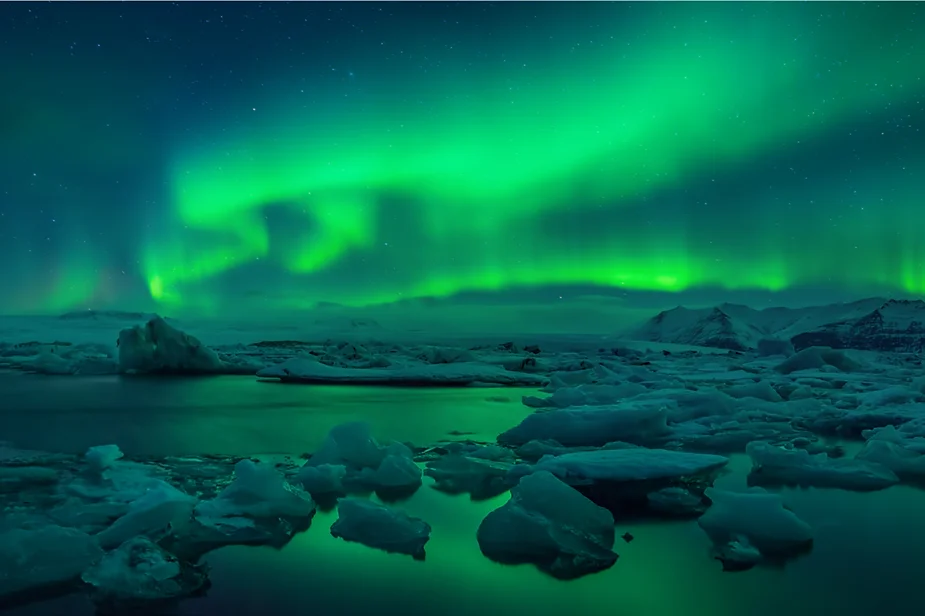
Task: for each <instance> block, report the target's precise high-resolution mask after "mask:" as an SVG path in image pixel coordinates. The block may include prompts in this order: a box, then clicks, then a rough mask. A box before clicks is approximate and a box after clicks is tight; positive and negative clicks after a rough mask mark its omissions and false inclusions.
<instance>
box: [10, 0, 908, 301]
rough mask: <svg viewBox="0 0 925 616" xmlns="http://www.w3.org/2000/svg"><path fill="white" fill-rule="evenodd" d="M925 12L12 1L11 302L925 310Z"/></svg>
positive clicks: (750, 6) (807, 6) (893, 8)
mask: <svg viewBox="0 0 925 616" xmlns="http://www.w3.org/2000/svg"><path fill="white" fill-rule="evenodd" d="M923 11H925V9H923V7H922V6H921V5H919V4H915V3H888V4H862V3H787V4H759V3H747V4H746V3H741V4H740V3H731V2H730V3H711V4H699V3H672V4H661V3H638V4H637V3H620V4H604V3H594V4H575V3H541V4H531V3H508V4H504V3H502V4H487V3H469V4H466V3H463V4H443V3H426V4H414V3H403V4H397V3H377V4H366V3H338V4H325V3H298V4H284V3H269V4H251V3H228V4H226V3H221V2H208V3H190V4H186V3H176V4H168V3H75V4H70V3H67V4H65V3H43V4H32V3H5V4H3V5H2V6H0V54H2V58H3V61H2V62H0V92H2V95H0V260H2V261H0V262H2V271H3V272H4V277H5V284H4V286H3V289H2V291H0V311H2V312H5V313H34V312H61V311H66V310H77V309H84V308H121V309H149V308H151V309H158V310H161V311H166V312H170V313H184V312H189V313H199V314H216V313H221V312H223V311H228V310H231V309H232V308H233V309H234V310H237V311H242V312H247V311H258V310H259V311H270V310H274V309H276V310H294V309H300V308H303V307H308V306H312V305H314V304H316V303H317V302H337V303H345V304H350V305H368V304H376V303H387V302H394V301H396V300H402V299H409V298H430V297H437V298H445V297H452V296H454V295H456V294H460V293H462V294H466V293H472V292H481V293H498V294H503V293H511V292H515V291H517V290H523V291H524V292H525V293H536V292H537V289H540V290H541V289H544V288H549V289H555V293H557V294H562V293H566V292H568V291H567V290H568V289H569V288H576V289H577V288H581V289H584V290H587V289H589V288H597V289H598V292H600V293H602V294H607V293H621V292H633V291H635V292H670V293H679V294H682V293H681V292H685V293H690V292H691V291H696V290H697V289H703V288H710V289H717V290H718V289H726V290H729V291H730V292H734V291H742V290H754V291H764V292H783V293H786V292H788V291H794V290H799V289H814V288H815V289H832V290H837V291H839V292H841V293H844V294H849V295H852V294H853V295H857V296H858V297H860V296H862V295H870V294H872V293H874V292H883V291H886V292H895V293H906V294H918V293H923V292H925V131H923V126H925V22H923V20H922V13H923ZM717 292H718V291H717ZM720 295H721V293H720Z"/></svg>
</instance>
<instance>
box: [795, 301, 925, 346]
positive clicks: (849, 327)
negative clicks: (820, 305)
mask: <svg viewBox="0 0 925 616" xmlns="http://www.w3.org/2000/svg"><path fill="white" fill-rule="evenodd" d="M923 324H925V302H923V301H922V300H893V299H891V300H888V301H886V302H884V303H883V304H881V305H880V306H878V307H877V308H875V309H874V310H873V311H871V312H868V313H867V314H864V315H862V316H860V317H857V318H850V319H844V320H841V321H835V322H832V323H826V324H824V325H821V326H819V327H816V328H813V329H811V330H809V331H805V332H802V333H799V334H796V335H794V336H792V337H791V342H793V346H794V348H796V349H797V350H800V349H803V348H806V347H810V346H828V347H832V348H835V349H868V350H872V351H894V352H898V353H921V352H922V351H923V350H925V325H923Z"/></svg>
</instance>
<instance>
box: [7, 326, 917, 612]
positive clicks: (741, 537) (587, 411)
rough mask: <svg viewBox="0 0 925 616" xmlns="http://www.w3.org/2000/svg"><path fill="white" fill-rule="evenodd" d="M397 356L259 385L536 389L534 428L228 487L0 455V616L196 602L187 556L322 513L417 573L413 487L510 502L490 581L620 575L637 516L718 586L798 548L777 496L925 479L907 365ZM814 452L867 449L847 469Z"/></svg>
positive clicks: (378, 448)
mask: <svg viewBox="0 0 925 616" xmlns="http://www.w3.org/2000/svg"><path fill="white" fill-rule="evenodd" d="M123 334H124V336H123V337H122V338H120V345H119V349H120V350H119V355H120V357H119V363H120V366H121V367H122V369H123V370H137V371H140V372H171V371H199V372H209V371H223V370H227V369H228V366H245V365H249V366H252V365H253V361H251V359H246V358H245V359H241V357H246V353H245V351H244V350H242V351H241V353H239V355H238V359H231V357H232V356H231V355H229V354H227V353H225V354H221V355H220V354H219V353H216V352H214V351H211V350H209V349H206V348H205V347H203V346H202V345H200V344H199V343H198V341H195V339H192V338H190V337H188V336H186V335H185V334H182V333H181V332H179V331H178V330H175V329H173V328H172V327H171V326H170V325H169V324H167V323H166V322H163V321H159V320H156V319H155V320H152V321H151V322H149V323H148V325H146V326H144V327H140V328H135V329H133V330H126V332H123ZM279 344H281V343H278V346H277V347H273V348H280V347H279ZM302 350H303V351H304V349H302ZM393 351H395V352H394V353H393V352H391V351H389V350H388V349H386V348H385V347H381V348H378V349H377V350H376V351H372V350H370V349H368V348H364V347H361V346H359V345H357V344H354V343H342V344H330V345H325V346H324V348H320V349H316V350H314V351H313V352H311V353H308V354H305V353H303V356H302V357H299V358H292V357H289V358H285V357H280V358H278V359H280V360H281V361H279V362H278V363H277V364H276V365H275V366H274V367H271V368H268V369H265V370H263V371H261V372H260V375H261V376H263V377H267V378H271V377H272V378H278V379H281V380H292V381H299V382H349V383H376V382H392V383H397V382H401V383H424V384H456V385H459V384H469V385H472V384H481V385H486V384H495V385H517V384H520V385H525V384H530V385H533V386H539V385H542V387H543V389H542V395H531V396H525V397H524V398H523V402H524V404H525V405H526V406H528V407H530V408H531V409H534V412H532V413H531V414H530V415H528V416H527V417H526V418H525V419H524V420H523V421H521V422H520V423H519V424H518V425H516V426H513V427H511V428H510V429H509V430H506V431H504V432H503V433H502V434H500V435H498V438H497V444H485V443H473V442H468V441H464V442H441V443H438V444H436V445H433V446H430V447H427V448H424V449H413V448H412V447H410V446H408V445H405V444H403V443H399V442H391V443H380V442H378V441H377V440H376V439H375V438H374V437H373V436H372V434H371V433H370V431H369V427H368V426H367V425H366V424H363V423H349V424H343V425H340V426H337V427H335V428H333V429H332V430H331V432H330V433H329V434H328V436H327V438H326V439H325V441H324V442H323V444H322V445H321V447H320V448H319V449H318V450H317V451H316V452H314V454H313V455H311V456H310V457H308V459H307V460H305V461H301V460H299V461H298V462H294V461H292V460H290V461H289V462H286V463H280V464H271V463H269V462H266V461H264V462H255V461H253V460H249V459H244V460H236V461H234V462H235V463H234V470H233V473H232V472H231V469H230V462H229V461H227V460H222V461H216V460H211V461H210V460H209V459H195V460H184V459H170V460H161V461H157V462H148V463H141V462H137V461H131V460H126V459H125V458H124V457H123V456H122V452H121V451H119V449H118V448H117V447H115V446H102V447H95V448H93V449H91V450H90V451H88V452H87V454H86V456H84V458H83V459H82V460H81V461H80V462H79V463H74V461H73V460H63V461H62V459H60V457H55V456H50V455H49V454H41V455H40V454H35V453H33V452H17V451H14V450H4V451H3V452H0V453H2V455H0V496H3V497H4V499H5V501H8V502H13V500H15V499H12V497H10V496H9V495H11V494H14V493H15V494H17V495H18V496H17V498H19V499H20V500H18V501H16V502H17V503H20V504H21V502H23V501H22V499H23V495H25V498H26V499H28V500H29V502H32V503H41V505H42V506H41V507H38V508H36V507H33V508H31V509H30V508H28V507H23V506H19V505H17V507H15V508H12V507H7V508H6V509H7V512H8V513H7V516H6V517H5V518H4V519H3V522H2V525H0V556H3V559H2V560H0V597H4V598H9V597H16V596H20V595H22V594H23V593H29V592H32V591H35V590H36V589H41V588H47V587H49V586H54V585H58V584H73V583H82V584H84V585H87V586H89V587H91V588H92V589H93V591H92V595H93V597H94V599H95V600H97V601H98V602H100V603H101V604H106V605H134V604H135V603H137V602H145V601H149V600H153V599H155V598H156V599H157V600H170V599H177V598H180V597H183V596H187V595H189V594H191V593H194V592H199V591H200V590H202V589H203V588H205V587H206V585H207V583H208V580H207V572H206V571H205V569H204V568H203V567H202V566H201V565H198V564H197V563H198V562H199V558H200V557H201V556H202V555H203V554H205V553H206V552H208V551H209V550H212V549H215V548H218V547H221V546H224V545H229V544H262V545H274V546H282V545H284V544H285V543H286V542H287V541H289V540H290V539H291V538H292V536H293V535H294V534H296V533H298V532H301V531H304V530H306V529H307V528H308V527H309V525H310V523H311V521H312V518H313V515H314V513H315V509H316V504H317V506H318V507H322V508H327V507H333V506H335V505H336V507H337V510H338V520H337V521H336V522H335V523H334V525H333V526H332V527H331V534H332V535H333V536H335V537H338V538H341V539H343V540H345V541H351V542H357V543H361V544H364V545H367V546H370V547H373V548H376V549H380V550H384V551H387V552H393V553H398V554H407V555H410V556H412V557H414V558H417V559H422V558H423V557H424V553H425V546H426V544H427V542H428V540H429V538H430V535H431V531H432V529H431V526H430V525H429V524H428V523H427V522H425V521H424V520H421V519H418V518H415V517H412V516H410V515H409V514H408V513H406V512H404V511H402V510H401V508H400V505H398V504H396V503H398V502H399V501H401V500H402V499H403V498H406V497H408V496H409V495H411V494H413V493H414V492H415V491H416V490H418V489H420V488H421V486H422V485H423V481H424V480H423V477H427V478H428V482H429V483H430V484H431V486H432V487H433V488H434V489H436V490H439V491H442V492H446V493H450V494H467V495H468V496H469V497H470V498H471V499H473V500H483V499H491V498H495V497H498V496H500V495H503V494H504V493H506V492H508V491H510V493H511V496H510V498H509V500H507V502H506V503H504V504H502V505H500V506H499V508H497V509H495V510H494V511H492V512H491V513H490V514H489V515H488V516H487V517H486V518H485V519H484V520H483V521H482V523H481V525H480V526H479V527H478V530H477V532H476V533H475V540H476V541H477V543H478V545H479V547H480V549H481V550H482V552H483V553H484V554H485V556H486V557H488V558H490V559H492V560H495V561H498V562H501V563H508V564H510V563H532V564H534V565H536V566H537V567H538V568H539V569H541V570H542V571H544V572H546V573H548V574H550V575H553V576H555V577H557V578H562V579H570V578H575V577H579V576H582V575H587V574H592V573H595V572H598V571H601V570H604V569H607V568H609V567H611V566H613V565H614V563H615V562H616V561H617V558H618V556H617V553H616V551H615V548H614V543H615V534H616V530H615V529H616V528H617V527H618V526H619V525H620V524H621V523H623V520H626V519H628V516H639V515H644V516H650V517H660V518H676V519H689V520H696V521H697V524H698V525H699V527H700V528H702V529H703V531H704V532H705V534H706V535H707V537H708V538H709V539H710V541H711V543H712V544H713V556H714V557H715V558H716V559H718V560H720V561H721V562H722V565H723V568H724V569H726V570H743V569H748V568H750V567H753V566H755V565H759V564H761V563H765V562H773V563H779V562H782V561H785V560H787V559H789V558H793V557H796V556H798V555H800V554H803V553H804V552H806V551H807V550H809V549H811V547H812V543H813V529H812V528H811V527H810V526H809V525H808V524H807V523H806V522H804V521H803V520H801V519H800V517H799V516H798V514H797V513H795V512H794V511H791V510H790V509H789V508H788V507H787V505H786V492H782V493H777V492H772V491H769V490H775V489H778V488H780V487H787V486H789V487H795V488H800V489H843V490H854V491H872V490H881V489H886V488H889V487H890V486H893V485H897V484H900V483H908V484H912V485H918V484H920V483H921V482H922V481H923V479H925V378H923V377H922V374H921V373H922V365H921V362H920V361H918V360H917V359H915V358H911V359H910V358H909V357H904V356H898V355H883V354H881V355H870V354H869V355H867V356H860V355H852V354H851V353H846V352H844V351H839V350H833V349H827V348H818V347H812V348H809V349H805V350H802V351H800V352H799V353H796V354H792V352H791V351H790V350H789V349H778V348H777V347H774V346H773V345H772V346H768V345H765V347H763V348H762V349H759V351H760V352H758V353H751V354H746V353H736V352H733V353H728V354H725V355H705V354H704V355H702V354H700V353H697V352H694V351H691V352H684V353H676V354H671V353H668V352H655V353H653V352H649V353H639V352H632V351H627V350H621V349H606V350H605V349H601V350H599V351H597V352H596V353H584V354H579V353H565V352H563V353H558V354H551V353H543V352H541V351H540V350H539V349H538V348H537V349H531V350H529V351H526V350H517V349H510V348H485V349H476V350H468V351H466V350H455V351H454V350H448V349H443V348H439V347H428V348H419V349H416V350H413V351H411V350H409V348H403V349H401V350H396V349H393ZM778 351H780V354H775V353H776V352H778ZM517 354H520V355H521V357H520V358H519V359H518V358H515V359H512V356H513V355H517ZM263 357H267V355H265V354H264V355H263ZM248 362H250V363H248ZM827 437H838V438H840V439H845V438H855V439H863V446H862V447H861V448H860V450H859V451H858V453H857V454H856V455H854V456H853V457H847V456H846V455H845V451H844V449H843V448H842V446H841V445H840V444H839V443H833V442H831V441H829V440H827ZM742 454H744V455H747V456H748V457H749V458H750V459H751V462H752V468H751V470H750V472H749V474H748V484H749V486H751V487H749V488H748V489H747V490H740V491H729V490H724V489H720V488H718V487H713V483H714V480H715V479H716V478H717V477H718V476H720V475H721V474H723V473H725V472H726V468H727V465H728V462H729V456H731V455H742ZM43 456H44V457H43ZM422 467H423V471H422ZM371 495H375V498H371ZM436 530H437V532H439V528H437V529H436Z"/></svg>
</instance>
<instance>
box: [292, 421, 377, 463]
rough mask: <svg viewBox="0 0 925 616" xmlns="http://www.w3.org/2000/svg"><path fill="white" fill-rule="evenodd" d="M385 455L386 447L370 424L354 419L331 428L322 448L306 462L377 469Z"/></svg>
mask: <svg viewBox="0 0 925 616" xmlns="http://www.w3.org/2000/svg"><path fill="white" fill-rule="evenodd" d="M385 456H386V448H385V447H382V446H381V445H380V444H379V443H378V442H377V441H376V439H375V438H373V436H372V434H370V428H369V424H368V423H366V422H362V421H353V422H349V423H343V424H339V425H337V426H334V427H333V428H331V431H330V432H328V436H327V437H326V438H325V440H324V443H322V445H321V449H319V450H318V451H317V452H316V453H315V455H313V456H312V457H311V458H310V459H309V460H308V462H306V464H307V465H308V466H320V465H321V464H343V465H346V466H350V467H354V468H357V469H362V468H373V469H375V468H379V464H381V463H382V460H383V459H384V458H385Z"/></svg>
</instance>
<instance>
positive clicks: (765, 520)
mask: <svg viewBox="0 0 925 616" xmlns="http://www.w3.org/2000/svg"><path fill="white" fill-rule="evenodd" d="M706 496H707V497H708V498H710V500H712V501H713V505H712V506H711V507H710V508H709V509H708V510H707V512H706V513H705V514H703V515H702V516H701V517H700V519H699V520H698V521H697V523H698V524H699V525H700V528H702V529H703V530H704V532H706V533H707V536H708V537H709V538H710V540H711V541H712V542H713V544H714V546H715V549H716V556H717V557H718V558H720V559H721V560H723V561H724V566H730V565H731V567H730V568H743V565H744V564H746V563H749V562H751V564H755V563H757V562H758V559H757V558H756V557H755V554H754V550H757V551H758V552H759V553H760V554H761V555H762V556H763V557H765V558H788V557H792V556H795V555H798V554H801V553H803V552H805V551H806V550H807V549H809V548H810V547H811V546H812V543H813V532H812V528H810V526H809V524H807V523H806V522H804V521H803V520H801V519H800V518H799V517H797V515H796V514H795V513H793V512H792V511H790V510H789V509H787V508H785V507H784V502H783V500H782V499H781V497H780V495H779V494H771V493H768V492H765V491H764V490H762V489H760V488H753V489H752V490H750V491H748V492H742V493H738V492H729V491H726V490H718V489H716V488H707V490H706ZM727 560H728V561H729V563H730V565H726V561H727Z"/></svg>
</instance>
